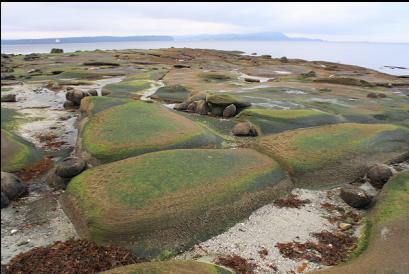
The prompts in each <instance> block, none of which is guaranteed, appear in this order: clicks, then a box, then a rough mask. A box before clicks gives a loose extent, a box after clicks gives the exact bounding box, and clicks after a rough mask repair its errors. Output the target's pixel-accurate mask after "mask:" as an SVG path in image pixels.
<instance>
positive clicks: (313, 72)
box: [301, 70, 317, 78]
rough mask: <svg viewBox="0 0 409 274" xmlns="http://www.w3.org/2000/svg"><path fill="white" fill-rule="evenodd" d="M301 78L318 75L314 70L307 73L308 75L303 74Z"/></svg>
mask: <svg viewBox="0 0 409 274" xmlns="http://www.w3.org/2000/svg"><path fill="white" fill-rule="evenodd" d="M301 76H304V77H305V78H309V77H317V73H316V72H315V71H313V70H311V71H309V72H306V73H301Z"/></svg>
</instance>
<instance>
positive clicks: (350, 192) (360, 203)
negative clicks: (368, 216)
mask: <svg viewBox="0 0 409 274" xmlns="http://www.w3.org/2000/svg"><path fill="white" fill-rule="evenodd" d="M340 196H341V198H342V200H344V202H345V203H347V204H348V205H350V206H352V207H354V208H365V207H367V206H368V205H369V204H370V203H371V201H372V197H371V196H369V195H368V193H367V192H366V191H365V190H363V189H361V188H359V187H357V186H355V185H349V184H347V185H344V186H342V188H341V194H340Z"/></svg>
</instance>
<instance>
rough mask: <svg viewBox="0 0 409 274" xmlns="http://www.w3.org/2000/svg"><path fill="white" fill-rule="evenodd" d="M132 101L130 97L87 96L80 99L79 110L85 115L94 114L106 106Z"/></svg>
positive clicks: (106, 107)
mask: <svg viewBox="0 0 409 274" xmlns="http://www.w3.org/2000/svg"><path fill="white" fill-rule="evenodd" d="M129 102H132V100H131V99H125V98H112V97H105V96H87V97H84V98H83V99H82V100H81V106H80V110H81V112H85V113H86V114H87V115H90V116H92V115H94V114H96V113H98V112H100V111H103V110H106V109H108V108H111V107H114V106H119V105H123V104H126V103H129Z"/></svg>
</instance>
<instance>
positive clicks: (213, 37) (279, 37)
mask: <svg viewBox="0 0 409 274" xmlns="http://www.w3.org/2000/svg"><path fill="white" fill-rule="evenodd" d="M136 41H311V42H317V41H322V40H321V39H310V38H303V37H288V36H287V35H285V34H283V33H281V32H259V33H247V34H200V35H183V36H166V35H144V36H95V37H61V38H41V39H4V40H3V39H2V40H1V44H2V45H32V44H66V43H95V42H136Z"/></svg>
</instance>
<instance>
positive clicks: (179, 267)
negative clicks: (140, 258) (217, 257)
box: [103, 260, 233, 274]
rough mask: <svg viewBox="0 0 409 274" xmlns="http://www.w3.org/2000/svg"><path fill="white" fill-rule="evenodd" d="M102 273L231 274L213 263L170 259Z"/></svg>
mask: <svg viewBox="0 0 409 274" xmlns="http://www.w3.org/2000/svg"><path fill="white" fill-rule="evenodd" d="M103 273H104V274H153V273H155V274H165V273H166V274H192V273H200V274H232V273H233V272H231V271H229V270H228V269H226V268H224V267H220V266H217V265H214V264H209V263H204V262H197V261H182V260H172V261H165V262H149V263H140V264H133V265H127V266H122V267H118V268H114V269H112V270H108V271H105V272H103Z"/></svg>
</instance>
